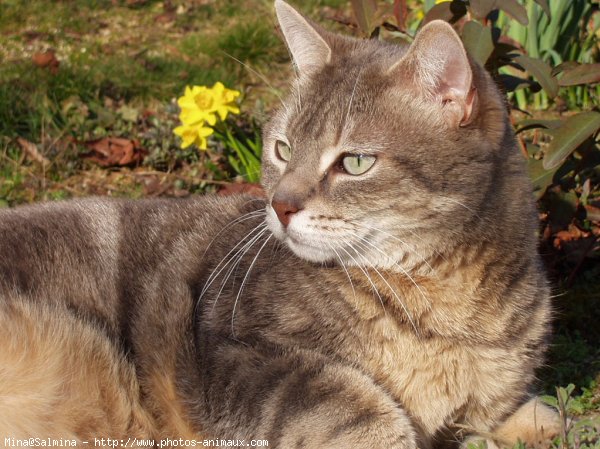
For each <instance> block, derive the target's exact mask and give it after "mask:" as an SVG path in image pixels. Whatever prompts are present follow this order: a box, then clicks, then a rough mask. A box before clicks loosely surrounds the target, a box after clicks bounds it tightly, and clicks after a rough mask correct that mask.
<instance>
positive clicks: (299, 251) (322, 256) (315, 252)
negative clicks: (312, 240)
mask: <svg viewBox="0 0 600 449" xmlns="http://www.w3.org/2000/svg"><path fill="white" fill-rule="evenodd" d="M283 241H284V243H285V244H286V245H287V247H288V248H289V249H291V250H292V252H293V253H294V254H295V255H296V256H298V257H300V258H301V259H304V260H306V261H308V262H314V263H328V262H331V261H332V260H333V259H334V257H335V255H334V254H331V252H328V251H324V250H323V248H320V247H317V246H312V245H307V244H304V243H300V242H298V241H296V240H294V239H293V238H292V237H290V236H289V235H286V236H285V237H284V238H283Z"/></svg>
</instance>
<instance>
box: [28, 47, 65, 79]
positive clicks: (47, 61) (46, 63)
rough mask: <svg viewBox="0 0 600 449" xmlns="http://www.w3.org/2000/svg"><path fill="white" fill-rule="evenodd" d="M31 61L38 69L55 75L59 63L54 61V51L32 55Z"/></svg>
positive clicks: (56, 60)
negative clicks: (46, 70)
mask: <svg viewBox="0 0 600 449" xmlns="http://www.w3.org/2000/svg"><path fill="white" fill-rule="evenodd" d="M31 61H32V62H33V63H34V64H35V65H36V66H37V67H40V68H43V69H48V70H49V71H50V73H52V74H56V72H58V66H59V64H60V62H59V61H58V59H56V53H54V50H47V51H45V52H44V53H34V55H33V56H32V57H31Z"/></svg>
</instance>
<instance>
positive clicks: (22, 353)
mask: <svg viewBox="0 0 600 449" xmlns="http://www.w3.org/2000/svg"><path fill="white" fill-rule="evenodd" d="M0 341H1V342H2V344H0V435H1V436H2V438H8V439H10V438H16V439H21V438H42V439H43V438H63V439H68V440H71V439H72V440H75V441H78V442H81V441H84V440H89V441H92V442H93V441H94V440H93V439H92V440H90V438H93V437H99V436H104V437H111V438H128V437H138V438H139V437H147V436H148V435H151V428H152V426H153V423H152V422H151V420H150V418H149V417H148V416H147V414H146V413H145V411H144V410H143V409H142V407H141V406H140V403H139V398H138V396H139V387H138V384H137V380H136V377H135V372H134V369H133V367H132V366H131V365H130V364H129V363H128V362H127V361H126V360H125V359H124V358H123V357H122V356H121V355H120V353H119V352H118V351H117V350H116V348H115V347H114V346H113V345H112V343H111V342H110V341H109V339H108V338H107V337H106V335H105V334H104V333H103V332H102V329H101V328H96V327H95V326H94V325H93V324H91V323H86V322H83V321H81V320H79V319H77V318H75V317H74V316H73V315H72V314H71V313H69V312H68V311H67V310H66V309H65V308H62V307H59V306H52V305H46V304H32V303H30V302H28V301H26V300H24V299H21V298H19V297H18V295H11V297H10V299H9V297H8V295H6V294H4V295H3V294H0ZM92 444H93V443H92Z"/></svg>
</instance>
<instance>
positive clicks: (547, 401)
mask: <svg viewBox="0 0 600 449" xmlns="http://www.w3.org/2000/svg"><path fill="white" fill-rule="evenodd" d="M540 399H541V400H542V402H544V403H545V404H547V405H549V406H551V407H554V408H558V400H557V399H556V398H555V397H554V396H550V395H547V394H546V395H543V396H540Z"/></svg>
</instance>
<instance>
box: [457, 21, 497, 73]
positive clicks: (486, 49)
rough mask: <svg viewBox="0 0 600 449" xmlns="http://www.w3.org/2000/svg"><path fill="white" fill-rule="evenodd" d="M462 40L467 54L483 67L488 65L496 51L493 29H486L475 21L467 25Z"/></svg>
mask: <svg viewBox="0 0 600 449" xmlns="http://www.w3.org/2000/svg"><path fill="white" fill-rule="evenodd" d="M462 40H463V43H464V45H465V48H466V49H467V53H469V55H471V57H472V58H473V59H475V60H476V61H477V62H478V63H479V64H481V65H484V64H485V63H486V61H487V60H488V58H489V57H490V55H491V54H492V51H494V42H493V41H492V30H491V28H488V27H485V26H483V25H481V24H480V23H478V22H475V21H473V20H470V21H469V22H467V23H466V24H465V26H464V28H463V33H462Z"/></svg>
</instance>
